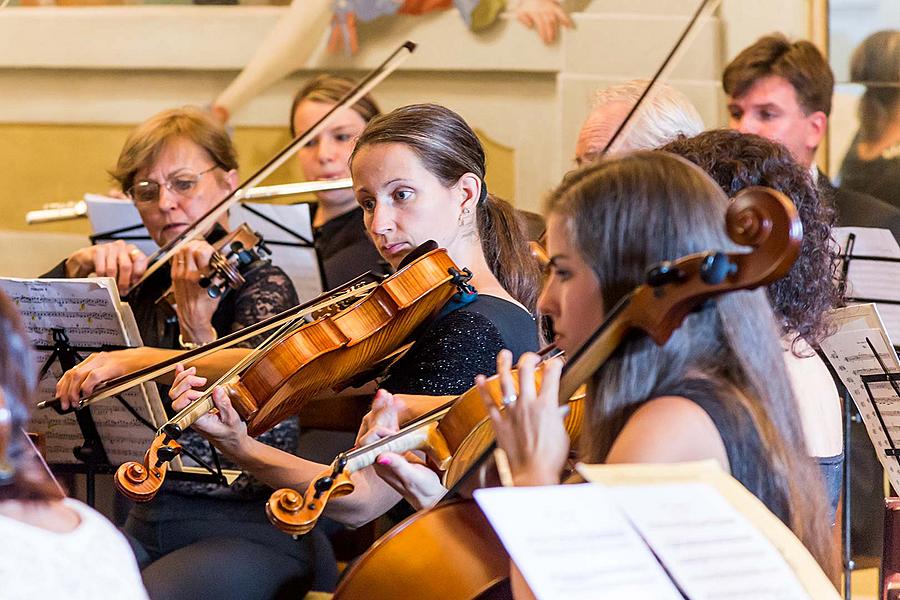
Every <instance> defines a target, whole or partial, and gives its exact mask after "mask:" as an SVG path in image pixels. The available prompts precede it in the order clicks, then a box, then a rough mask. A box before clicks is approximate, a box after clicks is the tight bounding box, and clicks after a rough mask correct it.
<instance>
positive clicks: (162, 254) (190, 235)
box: [125, 41, 416, 295]
mask: <svg viewBox="0 0 900 600" xmlns="http://www.w3.org/2000/svg"><path fill="white" fill-rule="evenodd" d="M415 49H416V44H415V43H414V42H410V41H407V42H404V43H403V44H402V45H401V46H400V47H399V48H397V49H396V50H394V52H393V53H391V55H390V56H389V57H388V58H387V59H386V60H385V61H384V62H383V63H381V64H380V65H378V67H376V68H375V70H373V71H372V72H371V73H369V74H368V75H366V77H365V78H364V79H363V80H362V81H360V82H359V83H358V84H357V85H356V87H355V88H353V89H352V90H350V91H349V92H347V94H346V95H345V96H344V97H343V98H342V99H341V100H340V101H339V102H338V103H337V104H335V105H334V106H333V107H332V108H331V110H329V111H328V112H327V113H326V114H325V115H324V116H323V117H322V118H321V119H319V120H318V121H317V122H316V123H315V124H314V125H313V126H312V127H310V128H309V129H307V130H306V131H304V132H302V133H300V134H299V135H297V137H295V138H294V139H293V140H291V142H290V143H288V145H287V146H285V147H284V148H282V149H281V150H280V151H279V152H278V153H277V154H276V155H275V156H273V157H272V158H271V159H269V161H268V162H267V163H266V164H265V165H263V166H262V167H260V169H259V170H257V171H256V173H254V174H253V175H251V176H250V177H249V178H248V179H246V180H244V181H243V182H242V183H241V184H240V185H238V187H237V188H235V190H234V191H233V192H231V193H230V194H229V195H228V196H226V197H225V198H224V199H222V200H221V201H220V202H219V203H218V204H216V205H215V206H214V207H212V208H210V209H209V210H208V211H207V212H206V214H204V215H203V216H202V217H200V218H199V219H198V220H197V221H195V222H194V223H193V224H192V225H191V226H190V227H188V228H187V229H185V230H184V231H183V232H181V234H180V235H178V237H176V238H175V239H173V240H172V241H170V242H169V243H167V244H166V245H165V246H163V247H161V248H159V249H158V250H157V251H156V252H154V253H153V254H151V255H150V257H149V261H150V264H149V266H148V267H147V270H146V271H144V274H143V275H141V277H140V279H138V281H137V282H135V284H134V285H132V286H131V287H130V288H129V289H128V291H127V292H126V294H125V295H128V294H129V293H131V291H132V290H134V289H135V288H136V287H138V286H139V285H140V284H142V283H143V282H144V281H146V279H147V278H148V277H150V275H152V274H153V273H155V272H156V271H158V270H159V269H160V267H162V265H164V264H165V263H166V262H168V260H169V259H170V258H172V256H173V255H174V254H175V253H176V252H178V251H179V250H181V248H182V247H183V246H184V245H185V244H187V243H188V242H190V241H191V240H194V239H196V238H198V237H200V236H201V235H203V232H205V231H206V230H207V229H209V228H210V227H212V225H213V224H214V223H215V222H216V221H218V220H219V218H220V217H221V216H222V215H224V214H225V213H226V212H227V211H228V209H229V208H231V206H233V205H234V204H235V203H236V202H237V201H238V200H240V199H242V198H243V197H244V192H245V190H247V189H250V188H256V187H257V186H258V185H259V184H260V183H261V182H262V181H263V180H265V179H266V178H267V177H269V176H270V175H271V174H272V173H274V172H275V171H276V170H277V169H278V168H279V167H280V166H281V165H283V164H284V163H285V162H286V161H287V160H288V159H289V158H291V157H292V156H293V155H294V154H295V153H296V152H297V150H299V149H300V148H302V147H303V146H305V145H306V144H307V143H308V142H309V141H310V140H312V139H313V138H315V137H316V136H317V135H319V134H320V133H321V132H322V130H323V129H325V127H326V126H327V125H328V124H329V123H330V122H331V120H332V119H333V118H334V117H335V115H336V114H337V112H338V111H339V110H341V109H343V108H344V107H346V106H352V105H353V104H355V103H356V102H358V101H359V100H360V99H361V98H362V97H363V96H365V95H366V94H368V93H369V92H370V91H372V89H374V88H375V86H377V85H378V84H379V83H381V82H382V81H383V80H384V79H385V78H386V77H387V76H388V75H390V74H391V73H393V72H394V71H395V70H397V68H399V67H400V65H401V64H403V62H404V61H406V59H407V58H409V56H410V55H411V54H412V53H413V52H414V51H415Z"/></svg>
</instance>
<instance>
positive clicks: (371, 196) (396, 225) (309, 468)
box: [171, 104, 538, 525]
mask: <svg viewBox="0 0 900 600" xmlns="http://www.w3.org/2000/svg"><path fill="white" fill-rule="evenodd" d="M484 160H485V159H484V150H483V149H482V147H481V144H480V142H479V141H478V138H477V137H476V136H475V134H474V132H473V131H472V129H471V128H470V127H469V126H468V125H467V124H466V123H465V121H463V120H462V118H461V117H460V116H459V115H457V114H456V113H454V112H452V111H450V110H448V109H446V108H443V107H440V106H436V105H427V104H426V105H413V106H407V107H404V108H400V109H397V110H395V111H394V112H392V113H390V114H387V115H383V116H381V117H377V118H375V119H373V120H372V121H371V122H370V123H369V125H368V126H367V127H366V129H365V130H364V131H363V133H362V135H361V136H360V138H359V141H358V143H357V146H356V149H355V150H354V153H353V156H352V158H351V172H352V175H353V182H354V192H355V194H356V200H357V202H358V203H359V205H360V206H361V207H362V209H363V211H364V215H365V224H366V229H367V230H368V232H369V236H370V237H371V238H372V241H373V242H374V244H375V246H376V247H377V248H378V251H379V253H380V254H381V255H382V256H383V257H384V259H385V260H386V261H387V262H388V263H390V265H391V266H392V267H393V268H397V267H398V266H399V265H400V263H401V261H402V260H403V259H404V257H406V256H407V255H408V254H409V253H410V252H411V251H413V250H414V249H415V248H416V247H417V246H419V245H420V244H422V243H423V242H426V241H428V240H434V241H436V242H437V244H438V246H440V247H442V248H445V249H447V251H448V253H449V256H450V258H451V259H453V261H454V262H455V263H456V264H457V265H459V266H460V267H461V268H462V267H466V268H468V269H470V270H471V272H472V279H471V281H470V282H469V283H470V284H471V285H472V286H473V287H474V288H475V289H476V290H477V295H476V296H475V297H474V298H472V297H465V298H459V299H456V300H452V301H451V303H450V304H448V306H445V307H444V309H443V310H442V312H441V314H440V315H439V316H438V317H437V318H436V319H435V320H434V321H433V322H431V323H430V324H429V325H428V326H427V327H426V328H425V329H424V330H423V331H421V332H420V333H419V334H418V336H417V339H416V342H415V344H414V345H413V346H412V348H411V349H410V350H409V351H408V352H407V354H406V355H405V356H404V357H403V358H402V359H400V360H399V361H398V362H397V363H395V364H394V365H393V366H392V367H391V369H390V371H389V372H388V374H387V376H386V377H385V378H384V379H383V380H382V381H381V382H380V387H381V388H382V390H380V391H379V392H378V393H377V394H376V396H375V400H374V406H376V407H378V406H380V405H381V404H382V403H383V402H384V401H385V399H386V398H391V401H392V402H393V403H394V405H396V406H400V407H401V408H402V410H403V412H404V413H405V415H407V416H411V415H414V414H417V413H421V412H424V411H425V410H427V409H429V408H431V407H433V406H436V405H438V404H440V403H442V402H444V401H446V400H447V399H448V398H447V397H448V396H450V397H452V396H455V395H456V394H459V393H461V392H463V391H465V390H466V389H468V388H469V387H471V384H472V383H471V382H472V380H473V378H474V377H475V375H476V374H478V373H484V372H488V373H490V372H493V370H494V356H496V353H497V352H498V351H499V350H500V349H502V348H509V349H511V350H512V351H513V353H515V354H516V355H518V354H521V353H523V352H525V351H528V350H534V349H536V348H537V346H538V338H537V326H536V323H535V319H534V317H533V314H532V312H533V310H534V305H535V301H536V298H537V290H538V287H537V286H538V283H537V280H538V267H537V264H536V263H535V261H534V259H533V258H532V256H531V253H530V250H529V248H528V243H527V240H526V237H525V233H524V228H523V225H522V223H521V222H520V219H519V217H518V215H517V214H516V212H515V210H514V209H513V208H512V207H511V206H510V205H509V203H507V202H505V201H503V200H500V199H498V198H495V197H493V196H492V195H491V194H489V193H488V192H487V189H486V186H485V183H484V176H485V166H484ZM204 383H205V379H204V378H201V377H198V376H197V375H196V374H195V372H194V370H193V369H188V370H186V371H180V372H179V374H178V375H177V376H176V379H175V384H174V385H173V387H172V392H171V393H172V397H173V398H175V403H174V404H175V406H176V407H179V408H180V407H183V406H184V405H186V404H187V402H188V401H189V400H191V399H193V398H196V397H197V396H198V395H199V394H200V392H199V391H198V390H193V389H191V388H192V387H198V386H202V385H203V384H204ZM384 390H390V391H391V392H393V393H396V394H400V396H398V397H393V396H391V395H390V394H388V393H387V392H386V391H384ZM214 401H215V404H216V406H217V408H218V409H219V410H218V414H210V415H207V416H205V417H202V418H201V419H200V420H199V421H198V422H196V423H195V425H194V426H195V428H196V429H198V430H200V431H201V432H202V433H203V434H204V435H206V436H207V437H208V438H210V439H211V440H212V441H213V443H214V444H215V445H216V446H217V447H218V448H219V449H221V450H222V451H223V452H224V453H225V454H226V455H227V456H228V457H229V458H230V459H231V460H233V461H234V462H236V463H237V464H239V465H241V466H242V467H243V468H244V469H245V470H247V471H250V472H251V473H253V474H254V475H255V476H256V477H257V478H259V479H261V480H262V481H265V482H266V483H268V484H269V485H271V486H273V487H286V486H289V487H295V488H296V487H301V488H302V487H305V486H306V485H307V484H308V482H309V481H310V480H312V479H313V478H315V477H317V476H318V475H320V474H321V472H322V471H323V470H324V469H326V468H327V466H326V465H322V464H318V463H315V462H312V461H308V460H305V459H302V458H299V457H297V456H294V455H291V454H288V453H285V452H281V451H279V450H276V449H273V448H271V447H268V446H265V445H263V444H258V443H256V441H255V440H253V438H250V437H249V436H248V435H247V432H246V426H245V425H244V424H243V423H242V422H241V420H240V418H239V417H238V415H237V413H236V412H235V411H234V409H233V408H232V406H231V404H230V402H229V400H228V399H227V398H226V397H225V395H224V394H223V393H216V394H215V395H214ZM392 469H400V470H401V472H409V473H411V474H412V475H411V477H412V478H413V479H414V478H415V476H416V475H417V474H422V475H424V476H426V477H428V476H429V474H428V473H425V472H423V471H421V470H420V469H424V467H421V465H417V464H413V463H410V462H407V461H406V459H405V458H404V457H397V458H396V460H395V462H394V464H393V465H392ZM353 481H354V483H355V484H356V491H355V492H354V493H353V494H351V495H349V496H346V497H343V498H340V499H335V500H334V501H333V502H332V503H330V504H329V511H328V513H327V514H328V515H329V516H331V517H332V518H335V519H337V520H340V521H343V522H346V523H349V524H352V525H359V524H362V523H366V522H368V521H370V520H371V519H373V518H375V517H377V516H379V515H380V514H382V513H384V512H385V511H386V510H387V509H388V508H390V507H391V506H393V505H394V504H395V503H396V502H397V501H398V500H399V499H400V496H399V495H398V494H397V493H396V492H395V491H393V490H392V489H391V488H389V487H388V486H387V485H386V484H385V483H384V481H383V480H381V479H380V478H379V477H378V476H377V475H376V474H375V473H374V472H373V470H372V469H363V470H362V471H360V472H358V473H356V474H354V476H353Z"/></svg>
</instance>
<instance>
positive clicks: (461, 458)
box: [266, 349, 584, 535]
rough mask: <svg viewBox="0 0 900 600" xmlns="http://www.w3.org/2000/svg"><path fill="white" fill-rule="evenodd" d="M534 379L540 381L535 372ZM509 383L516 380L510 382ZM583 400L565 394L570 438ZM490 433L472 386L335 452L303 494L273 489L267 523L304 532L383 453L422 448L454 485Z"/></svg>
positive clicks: (495, 387)
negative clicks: (393, 428)
mask: <svg viewBox="0 0 900 600" xmlns="http://www.w3.org/2000/svg"><path fill="white" fill-rule="evenodd" d="M541 353H542V355H545V356H547V355H550V354H552V351H550V350H547V349H545V350H542V351H541ZM538 373H539V372H538ZM537 383H538V385H540V380H539V375H538V382H537ZM485 384H486V385H487V386H488V388H489V389H490V390H491V393H492V394H494V395H496V396H498V397H499V396H500V395H501V391H500V379H499V376H497V375H493V376H492V377H490V378H488V379H487V381H486V382H485ZM514 385H516V386H517V385H518V383H517V382H514ZM583 399H584V391H583V390H579V392H578V393H576V394H575V395H574V397H573V398H570V403H569V411H568V412H567V414H566V417H565V427H566V431H567V432H568V433H569V437H570V438H572V439H577V437H578V435H579V433H580V429H581V422H582V416H583V411H584V409H583V406H584V403H583ZM501 410H502V408H501ZM492 431H493V430H492V427H491V421H490V417H489V415H488V413H487V411H486V410H485V408H484V402H483V401H482V399H481V395H480V392H479V390H478V388H477V387H472V388H470V389H468V390H467V391H466V392H464V393H463V394H462V395H460V396H458V397H457V398H455V399H454V400H452V401H450V402H448V403H447V404H445V405H444V406H441V407H439V408H437V409H435V410H433V411H430V412H429V413H427V414H425V415H423V416H421V417H418V418H416V419H413V420H412V421H411V422H409V423H408V424H406V425H404V427H403V428H402V429H400V431H398V432H397V433H395V434H394V435H391V436H388V437H385V438H383V439H380V440H378V441H377V442H373V443H371V444H368V445H366V446H363V447H361V448H355V449H353V450H350V451H347V452H342V453H340V454H339V455H338V456H337V458H335V459H334V461H333V462H332V463H331V466H330V468H329V469H328V470H326V471H325V472H323V473H322V475H320V476H319V477H317V478H315V479H314V480H313V481H312V482H311V483H310V484H309V486H308V487H307V490H306V493H304V494H303V495H302V496H301V495H300V494H299V493H298V492H297V491H295V490H293V489H290V488H282V489H279V490H276V491H275V492H273V493H272V495H271V496H270V497H269V501H268V502H267V503H266V514H267V515H268V517H269V521H271V522H272V524H273V525H275V526H276V527H278V528H279V529H280V530H282V531H284V532H285V533H290V534H293V535H300V534H304V533H307V532H308V531H309V530H311V529H312V528H313V527H314V526H315V524H316V522H317V521H318V519H319V517H320V516H321V515H322V511H324V510H325V506H326V504H327V503H328V501H329V500H330V499H331V498H339V497H341V496H346V495H347V494H349V493H351V492H353V489H354V485H353V481H352V480H351V478H350V476H351V475H352V474H353V473H355V472H357V471H360V470H361V469H364V468H366V467H368V466H371V465H373V464H375V459H376V458H378V456H379V455H380V454H382V453H384V452H397V453H403V452H409V451H411V450H422V451H424V452H425V456H426V458H427V459H428V462H429V463H430V465H431V466H432V468H434V470H436V471H438V472H440V473H442V478H441V479H442V483H443V484H444V486H445V487H448V488H449V487H453V486H454V485H455V484H456V483H457V482H458V481H459V480H460V478H461V477H462V476H463V475H464V474H465V473H466V472H467V470H468V468H469V467H470V466H471V464H472V461H473V460H474V459H475V458H476V457H478V456H480V455H481V453H482V452H483V451H484V450H485V448H487V446H488V445H489V444H490V441H491V439H492Z"/></svg>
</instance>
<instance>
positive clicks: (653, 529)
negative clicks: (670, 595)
mask: <svg viewBox="0 0 900 600" xmlns="http://www.w3.org/2000/svg"><path fill="white" fill-rule="evenodd" d="M577 470H578V472H579V473H580V474H581V475H582V477H584V478H585V479H586V480H588V481H590V482H592V483H595V484H602V485H605V486H608V487H609V488H610V489H611V490H612V496H613V497H614V498H615V499H616V502H617V503H618V505H619V506H620V507H622V509H623V511H624V512H625V513H626V514H627V515H628V517H629V518H630V519H631V520H632V522H633V523H634V524H635V527H637V528H638V529H639V530H640V531H641V533H642V535H644V536H645V542H646V543H647V544H648V545H649V546H650V547H651V548H652V549H653V550H654V552H656V554H657V556H658V557H659V558H660V559H661V560H662V561H663V564H664V565H665V567H666V569H667V570H668V572H669V574H670V575H672V576H673V577H674V578H675V580H676V581H678V582H679V585H682V591H683V592H685V593H686V596H687V597H688V598H691V599H692V600H696V599H698V598H711V597H717V598H718V597H721V598H728V599H733V598H747V599H750V598H752V599H754V600H756V599H758V598H763V599H765V598H796V597H798V595H799V597H802V598H814V599H815V600H840V595H839V594H838V592H837V590H836V589H835V587H834V584H832V582H831V580H829V579H828V576H827V575H825V572H824V571H822V568H821V567H820V566H819V564H818V563H817V562H816V560H815V558H813V556H812V555H811V554H810V553H809V551H808V550H807V549H806V547H804V545H803V544H802V543H801V542H800V540H798V539H797V537H796V536H795V535H794V534H793V532H792V531H791V530H790V529H789V528H788V527H787V526H786V525H785V524H784V523H782V522H781V520H780V519H778V517H776V516H775V515H774V514H772V513H771V512H770V511H769V509H768V508H766V505H765V504H763V503H762V502H761V501H760V500H759V499H758V498H757V497H756V496H754V495H753V494H752V493H750V492H749V491H748V490H747V488H745V487H744V486H743V485H741V483H740V482H739V481H738V480H736V479H734V478H733V477H732V476H731V475H729V474H728V473H726V472H725V471H724V470H722V468H721V467H720V466H719V464H718V463H717V462H715V461H712V460H706V461H697V462H690V463H666V464H618V465H585V464H579V465H577ZM629 490H631V491H629ZM686 521H688V522H690V523H692V524H693V525H692V526H689V527H688V528H687V531H685V522H686ZM648 522H649V523H650V524H649V525H648V524H647V523H648ZM719 527H721V531H719V530H718V529H719ZM726 531H728V532H730V534H732V535H733V536H734V537H733V538H728V534H726V533H725V532H726ZM748 531H750V532H755V533H749V534H748V533H747V532H748ZM707 532H711V533H712V536H706V535H705V534H706V533H707ZM757 534H758V535H757ZM695 536H696V537H701V536H702V537H712V538H714V541H715V549H714V550H713V549H712V546H706V545H700V544H697V545H696V546H695V545H694V544H683V543H682V542H683V541H685V540H689V541H692V542H696V541H697V540H696V539H693V538H694V537H695ZM715 538H719V539H718V540H715ZM702 541H706V540H702ZM738 542H740V543H738ZM670 546H674V548H670ZM666 548H669V550H666ZM735 550H737V551H738V552H737V553H738V554H739V555H738V556H736V555H734V553H733V551H735ZM704 551H705V553H706V554H707V555H709V556H711V557H715V559H714V560H713V561H711V562H709V561H705V560H704V561H697V562H694V561H693V560H689V561H687V564H682V563H683V562H684V561H682V560H673V559H672V556H671V555H672V554H673V553H675V554H679V553H680V554H684V555H687V556H689V557H692V555H694V554H701V556H703V555H704ZM745 552H746V555H744V554H745ZM664 555H665V556H664ZM751 556H752V557H753V558H750V557H751ZM739 563H748V564H751V565H752V567H748V570H753V571H757V570H758V571H759V572H763V570H765V576H764V577H761V576H757V574H753V573H749V572H741V573H737V574H735V573H733V572H732V571H735V570H739V569H736V568H735V565H736V564H739ZM697 575H699V576H700V577H699V578H698V577H697ZM735 578H740V579H741V582H740V583H737V582H736V579H735ZM716 579H721V581H718V582H716V583H714V584H712V583H711V582H713V581H715V580H716ZM764 580H765V581H764ZM705 583H710V586H709V587H711V588H712V590H711V593H710V595H706V594H707V593H708V592H710V590H706V591H704V584H705ZM760 584H761V585H760ZM795 584H796V585H795ZM766 586H768V587H766ZM727 588H733V589H732V591H731V592H728V591H727ZM761 588H762V589H761ZM767 589H768V590H769V591H766V590H767ZM798 590H799V591H798Z"/></svg>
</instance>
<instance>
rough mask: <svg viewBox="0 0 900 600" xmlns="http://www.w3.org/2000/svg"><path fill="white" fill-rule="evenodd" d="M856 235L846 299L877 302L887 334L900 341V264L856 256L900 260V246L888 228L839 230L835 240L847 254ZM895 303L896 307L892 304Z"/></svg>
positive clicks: (835, 232) (834, 235)
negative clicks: (850, 236)
mask: <svg viewBox="0 0 900 600" xmlns="http://www.w3.org/2000/svg"><path fill="white" fill-rule="evenodd" d="M851 233H852V234H854V235H855V236H856V239H855V240H854V242H853V248H852V254H851V256H850V262H849V264H848V266H847V280H846V286H847V289H846V291H845V296H846V297H847V298H850V299H853V298H859V299H862V300H865V301H872V300H875V301H878V300H883V301H884V302H880V303H878V306H879V312H880V313H881V316H882V318H883V321H884V325H885V327H886V329H887V331H888V332H889V333H890V334H891V335H892V336H893V337H894V339H900V304H896V303H900V262H890V261H878V260H865V259H861V258H855V257H857V256H868V257H881V258H896V259H900V245H898V244H897V239H896V238H895V237H894V234H893V233H891V232H890V231H889V230H887V229H874V228H870V227H836V228H834V230H833V237H834V239H835V241H836V242H837V243H838V245H839V246H840V250H841V254H843V253H845V252H846V249H847V243H848V239H849V238H848V236H849V235H850V234H851ZM891 303H894V304H891Z"/></svg>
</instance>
